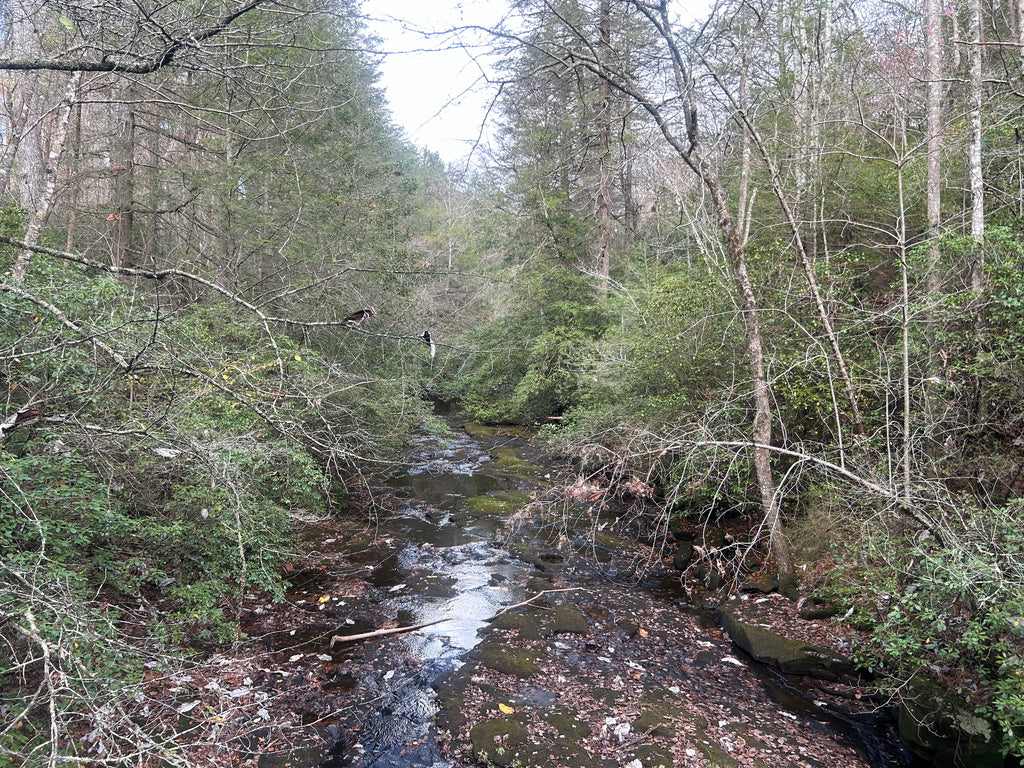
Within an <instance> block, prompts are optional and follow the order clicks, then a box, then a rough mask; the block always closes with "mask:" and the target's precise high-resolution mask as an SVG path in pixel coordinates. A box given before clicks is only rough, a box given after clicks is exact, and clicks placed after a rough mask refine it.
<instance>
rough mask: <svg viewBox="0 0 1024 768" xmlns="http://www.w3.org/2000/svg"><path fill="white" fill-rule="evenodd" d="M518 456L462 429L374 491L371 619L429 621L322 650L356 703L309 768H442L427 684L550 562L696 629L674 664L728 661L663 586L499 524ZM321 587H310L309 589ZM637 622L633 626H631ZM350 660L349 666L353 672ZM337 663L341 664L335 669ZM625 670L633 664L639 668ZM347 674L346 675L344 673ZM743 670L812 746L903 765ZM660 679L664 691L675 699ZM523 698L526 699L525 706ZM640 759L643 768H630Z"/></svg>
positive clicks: (547, 690) (539, 689) (525, 494)
mask: <svg viewBox="0 0 1024 768" xmlns="http://www.w3.org/2000/svg"><path fill="white" fill-rule="evenodd" d="M529 450H530V449H529V447H528V446H527V444H526V443H525V442H524V441H523V440H521V439H518V438H515V437H501V436H489V437H478V438H473V437H470V436H469V435H467V434H464V433H457V434H452V435H450V436H446V437H441V438H438V437H424V438H421V439H420V441H419V442H418V444H417V445H416V446H415V449H414V451H413V452H412V454H411V456H410V462H409V466H408V468H407V469H405V470H403V471H400V472H396V473H394V474H392V475H391V476H389V477H388V478H386V479H385V481H383V483H382V485H381V486H380V487H379V488H378V492H379V495H380V496H381V497H383V498H385V499H387V504H386V505H385V506H386V507H387V509H388V512H386V513H378V517H377V519H376V520H375V522H374V526H373V529H372V531H371V532H370V533H369V534H368V535H369V536H370V538H372V540H373V542H374V548H373V551H372V556H370V557H366V558H365V559H366V564H365V565H363V566H362V567H363V568H364V570H365V579H366V581H367V582H368V583H369V585H370V587H371V593H372V595H374V602H375V603H376V610H377V611H378V612H382V613H384V614H387V615H390V616H395V617H397V624H398V625H400V626H409V625H413V624H420V623H424V622H432V621H437V620H442V621H440V622H438V623H435V624H432V625H430V626H426V627H423V628H422V629H419V630H417V631H415V632H411V633H408V634H404V635H400V636H392V637H389V638H388V639H387V640H383V641H382V640H372V641H369V642H365V643H361V644H359V645H354V646H346V647H344V648H343V649H332V650H331V654H332V663H336V664H339V666H338V667H337V669H338V672H337V673H335V674H334V677H333V679H332V680H331V682H330V683H328V686H334V687H336V688H351V689H353V690H354V691H355V690H358V692H359V697H358V698H359V705H358V707H357V708H356V709H355V710H354V712H350V713H349V715H348V717H347V719H346V720H345V721H344V722H343V723H342V724H341V725H338V726H335V727H334V729H333V730H332V731H330V732H329V733H330V735H332V736H334V737H335V738H337V744H336V745H335V747H334V749H333V750H332V751H331V756H330V757H329V758H328V759H326V760H325V761H323V762H322V763H321V766H324V767H325V768H326V767H328V766H330V768H334V767H335V766H343V765H344V766H354V767H358V768H370V767H371V766H380V767H383V766H388V768H455V764H453V763H452V762H449V761H448V760H446V759H445V758H444V757H442V754H441V752H440V749H439V746H438V744H437V743H436V742H435V727H434V723H435V717H436V715H437V709H438V704H437V696H436V694H435V691H434V689H433V687H436V686H437V685H438V681H439V680H445V679H447V678H448V677H450V676H451V674H453V671H454V670H457V669H458V668H459V667H460V666H461V665H462V664H463V663H464V661H465V659H466V656H467V652H469V651H470V650H471V649H473V648H474V647H475V646H476V645H477V644H478V643H479V642H480V638H481V635H480V630H482V629H483V628H485V627H486V626H488V620H489V619H491V618H492V617H494V616H495V614H496V613H498V612H499V611H500V610H501V609H502V608H503V607H504V606H509V605H512V604H515V603H519V602H521V601H524V600H526V599H527V598H529V597H531V595H532V594H535V591H536V589H537V586H536V584H535V583H534V584H533V585H532V586H531V588H530V590H528V589H527V584H528V583H529V582H530V581H531V579H534V578H535V577H536V576H537V575H538V574H540V573H542V572H543V571H544V570H545V569H546V568H547V566H549V565H550V567H551V569H555V570H559V572H560V579H561V580H562V581H561V582H560V584H561V585H563V586H564V585H569V586H571V585H573V584H578V585H581V586H586V587H588V588H590V589H591V590H592V593H593V594H596V595H599V596H600V597H599V598H597V599H598V600H606V601H619V602H620V603H623V602H624V603H625V605H623V604H619V605H614V604H610V603H609V604H608V605H606V606H602V607H600V610H604V611H613V612H618V613H626V614H628V612H629V611H630V605H629V602H630V599H631V598H630V595H631V594H634V595H635V594H638V592H637V591H638V590H644V595H645V599H649V600H654V601H656V602H658V603H659V604H660V605H662V606H663V607H665V608H670V609H671V610H672V611H675V612H676V613H677V614H678V615H679V616H680V621H681V622H683V623H686V622H689V624H687V626H689V627H692V629H693V631H695V632H698V633H700V632H704V633H707V637H706V638H702V637H701V636H700V635H698V636H697V639H696V640H695V643H696V644H697V645H698V646H700V648H696V650H698V651H701V653H704V654H705V656H703V657H701V653H697V654H696V656H693V655H692V654H690V655H688V654H689V651H687V650H686V649H680V654H679V656H680V658H681V659H682V658H696V659H697V660H698V661H699V662H700V664H702V665H705V666H706V665H707V664H708V658H707V655H706V654H707V653H709V651H707V650H706V649H709V648H713V649H714V653H717V654H719V656H720V657H722V658H724V657H725V656H727V655H728V659H727V660H728V661H730V662H733V661H735V658H734V657H735V656H737V655H739V654H738V653H737V652H736V651H734V650H732V649H731V647H730V646H728V643H727V641H725V642H723V640H722V636H721V633H720V632H718V631H717V630H716V628H715V627H714V626H713V625H712V623H711V622H710V621H708V616H707V615H703V616H701V615H699V612H697V611H695V610H694V609H692V608H690V607H688V606H687V605H686V604H685V600H684V599H683V597H682V595H681V593H680V592H679V590H677V589H673V587H672V580H671V579H665V580H664V581H663V584H664V585H667V586H661V587H653V588H645V587H643V586H640V585H626V586H625V587H623V586H622V585H621V584H620V585H619V586H618V587H617V588H616V589H615V590H612V589H609V588H605V587H602V579H606V578H607V572H608V571H609V570H610V569H612V568H614V564H612V565H609V566H604V567H603V570H604V573H602V572H601V571H602V567H601V566H599V565H598V564H597V563H596V562H595V560H594V559H593V558H592V557H591V558H589V559H587V558H586V557H584V556H583V555H578V556H577V557H576V559H578V561H579V563H581V567H580V568H577V569H570V568H562V566H563V565H564V563H563V562H562V561H564V560H565V559H566V557H572V556H571V555H566V554H564V548H563V550H562V551H555V550H554V549H553V548H550V547H548V548H546V546H545V541H544V539H543V538H542V537H541V534H540V533H539V532H538V531H537V530H535V529H532V530H531V529H530V526H529V525H525V524H521V525H519V526H510V524H509V518H510V516H511V515H513V514H515V513H516V512H518V511H519V510H521V509H522V508H523V507H524V506H525V505H526V504H527V502H528V500H529V498H530V494H531V492H534V491H536V490H538V489H540V488H543V487H544V485H545V483H546V479H547V478H546V474H545V473H546V470H545V469H543V468H542V467H539V466H536V465H534V464H533V463H531V456H530V453H529ZM513 528H514V529H515V530H516V531H517V535H518V537H519V539H520V540H521V541H522V540H528V541H529V543H528V546H526V547H519V548H517V547H515V546H510V542H511V541H512V538H513V537H512V535H511V534H510V530H512V529H513ZM565 534H568V535H569V537H570V538H569V541H570V542H571V541H572V538H571V537H572V536H573V533H572V532H571V531H567V530H563V531H562V541H563V543H564V542H565V541H566V536H565ZM568 549H571V547H569V548H568ZM512 552H516V553H518V554H520V555H522V554H523V553H524V552H528V553H532V554H531V555H530V556H527V557H526V559H529V560H530V561H531V562H526V561H525V560H524V559H519V558H518V557H516V556H514V555H513V554H512ZM593 553H594V550H593V549H591V552H590V554H591V555H593ZM357 561H358V558H353V562H357ZM322 586H323V585H319V584H318V585H315V588H311V594H312V593H315V592H316V590H317V589H321V588H322ZM630 590H633V592H632V593H631V592H630ZM637 621H638V623H642V621H641V619H640V618H637ZM348 622H349V623H348V625H347V628H346V631H348V632H350V633H355V632H357V631H365V630H366V629H367V628H368V627H369V625H370V623H371V622H368V621H353V620H352V619H351V618H350V619H348ZM645 637H646V634H645ZM712 641H713V642H712ZM321 642H322V640H321ZM581 642H582V641H581ZM602 642H603V641H602V640H601V639H600V638H598V639H596V640H593V641H591V640H588V641H587V645H586V648H590V647H591V646H593V647H594V648H595V649H597V650H594V651H593V654H596V657H597V658H601V654H608V655H611V653H612V652H613V651H614V650H615V649H614V648H607V649H606V648H604V647H601V648H598V646H599V645H600V644H601V643H602ZM554 646H555V647H559V648H563V649H567V650H564V651H561V650H560V651H555V652H556V653H562V654H570V656H571V654H575V653H576V650H575V649H574V648H570V644H569V643H568V642H555V643H554ZM580 648H583V646H580ZM701 649H705V650H701ZM583 652H584V653H586V652H587V651H586V650H584V651H583ZM577 656H578V654H577ZM355 660H358V661H359V664H354V661H355ZM603 660H604V661H607V659H603ZM349 661H353V663H352V664H350V665H349V666H345V665H346V664H348V663H349ZM712 661H713V662H715V663H719V660H716V659H713V660H712ZM580 663H584V662H580ZM630 663H631V664H632V665H633V666H635V667H636V668H637V669H640V665H639V664H636V663H635V662H630ZM736 663H737V664H739V662H736ZM696 664H697V662H694V667H693V668H691V669H689V670H687V669H680V671H679V672H678V675H679V680H681V681H687V684H689V685H691V686H693V690H694V691H695V692H696V691H698V690H700V689H701V686H704V687H705V688H713V687H714V686H717V685H720V679H721V676H720V675H719V676H718V677H716V678H715V679H714V680H711V679H709V680H708V681H707V682H702V681H701V680H700V679H699V678H698V676H697V670H696ZM725 666H726V667H729V664H726V665H725ZM349 667H351V669H352V671H347V670H348V669H349ZM743 667H744V670H743V671H742V674H743V675H745V677H744V678H743V679H744V683H743V684H744V685H747V686H751V685H754V686H757V687H758V689H759V690H763V691H767V692H768V694H767V695H768V696H769V697H770V698H771V706H774V707H776V708H777V709H778V710H779V712H781V713H783V714H784V715H785V716H786V717H787V718H792V719H794V720H795V719H796V718H803V719H804V720H805V721H806V722H807V724H808V727H809V728H811V729H812V730H813V731H815V736H814V738H819V739H827V740H831V741H835V742H837V743H839V742H842V743H845V744H850V743H856V748H857V752H858V753H859V754H860V755H861V756H862V757H863V762H862V763H861V764H863V765H872V766H889V765H904V764H906V762H905V761H904V758H903V756H901V755H900V754H899V750H898V748H895V747H892V746H891V744H887V738H888V735H889V734H888V733H887V731H886V728H885V727H884V726H879V724H878V723H877V722H874V721H870V722H857V721H856V720H853V721H844V719H843V718H841V717H832V716H823V715H822V714H821V711H820V708H818V707H816V706H815V705H814V704H813V703H810V702H809V701H808V700H807V699H806V698H805V696H804V695H803V694H802V693H801V691H800V690H799V688H798V687H797V685H796V683H795V682H794V681H791V680H789V679H787V678H784V677H783V676H780V675H777V674H774V673H772V672H771V671H769V670H767V669H764V668H762V667H760V665H758V664H756V662H753V661H752V660H749V659H746V660H744V662H743ZM731 671H732V670H731V668H730V672H731ZM645 674H646V673H645ZM635 676H636V677H639V674H636V675H635ZM671 682H672V681H671V680H667V682H665V683H664V685H666V686H668V690H676V691H678V687H672V686H671V685H670V683H671ZM328 686H325V689H326V688H327V687H328ZM432 686H433V687H432ZM524 691H525V693H524V701H526V702H527V703H528V704H529V705H531V706H537V707H541V708H544V707H548V708H550V706H551V705H552V704H553V702H554V701H555V700H556V699H557V698H558V691H557V690H556V689H553V688H551V687H550V686H549V685H541V684H539V683H538V684H536V685H530V686H527V687H525V688H524ZM530 697H533V698H534V699H535V701H528V700H529V699H530ZM812 710H813V712H812ZM622 764H626V763H622ZM639 764H640V765H646V763H644V762H643V761H639ZM695 764H696V763H695Z"/></svg>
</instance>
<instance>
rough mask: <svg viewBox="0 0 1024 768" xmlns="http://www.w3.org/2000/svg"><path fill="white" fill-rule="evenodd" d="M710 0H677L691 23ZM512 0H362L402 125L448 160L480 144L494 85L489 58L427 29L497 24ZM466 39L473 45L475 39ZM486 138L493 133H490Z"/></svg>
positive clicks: (417, 141) (396, 118)
mask: <svg viewBox="0 0 1024 768" xmlns="http://www.w3.org/2000/svg"><path fill="white" fill-rule="evenodd" d="M710 4H711V3H710V0H675V2H674V5H675V6H676V9H677V10H678V11H680V12H681V13H682V16H683V17H684V18H686V19H688V20H690V21H692V20H693V19H695V18H696V17H697V16H704V15H705V14H706V13H707V9H708V7H709V6H710ZM507 5H508V4H507V1H506V0H363V4H362V10H363V13H364V14H365V15H366V17H367V18H368V19H369V23H370V30H371V31H372V32H373V33H375V34H376V35H377V36H379V37H380V38H381V40H382V43H381V46H380V48H381V50H382V51H384V52H386V53H387V55H386V56H385V57H384V61H383V62H382V64H381V66H380V73H381V85H382V86H383V87H384V90H385V91H386V93H387V99H388V103H389V104H390V106H391V115H392V118H393V120H394V121H395V123H397V124H398V125H399V126H401V127H402V128H404V129H405V133H406V136H407V137H408V138H409V140H410V141H412V142H413V143H414V144H416V145H417V146H420V147H423V148H426V149H429V150H432V151H434V152H437V153H438V154H439V155H440V156H441V158H442V159H443V160H445V161H446V162H449V163H457V162H459V161H460V160H463V159H465V158H466V157H467V156H468V155H469V153H470V151H471V150H472V148H473V145H474V143H475V142H476V141H477V139H478V137H479V135H480V130H481V124H482V123H483V122H484V120H485V118H486V113H487V108H488V106H489V105H490V103H491V100H492V99H493V97H494V89H493V88H491V87H489V86H488V84H487V83H486V82H485V81H484V80H482V74H483V73H482V71H481V68H482V67H486V66H488V62H487V61H486V60H485V59H482V58H481V59H479V60H477V61H474V60H473V59H472V57H471V56H470V54H469V53H468V52H467V51H466V50H464V49H462V48H460V47H459V46H458V45H457V44H456V41H454V40H450V39H447V40H446V39H443V38H442V37H441V36H436V37H427V36H424V33H430V32H440V31H442V30H445V29H451V28H453V27H459V26H463V25H473V24H476V25H480V26H485V27H491V26H494V25H495V24H496V23H497V21H498V20H499V19H500V18H501V16H502V14H503V13H504V11H505V10H506V8H507ZM466 41H467V42H472V41H471V40H469V37H468V36H467V38H466ZM485 140H486V137H485Z"/></svg>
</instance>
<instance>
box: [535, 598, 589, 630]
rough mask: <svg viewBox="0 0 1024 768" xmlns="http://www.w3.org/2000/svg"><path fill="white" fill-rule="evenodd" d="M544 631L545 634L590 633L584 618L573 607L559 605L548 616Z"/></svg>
mask: <svg viewBox="0 0 1024 768" xmlns="http://www.w3.org/2000/svg"><path fill="white" fill-rule="evenodd" d="M544 630H545V633H546V634H549V635H557V634H561V633H571V634H575V635H586V634H588V633H589V632H590V626H589V625H588V624H587V619H586V617H585V616H584V615H583V614H582V613H580V611H579V609H578V608H577V607H576V606H574V605H559V606H557V607H556V608H555V609H554V610H553V611H551V612H550V613H549V614H548V619H547V621H546V622H545V626H544Z"/></svg>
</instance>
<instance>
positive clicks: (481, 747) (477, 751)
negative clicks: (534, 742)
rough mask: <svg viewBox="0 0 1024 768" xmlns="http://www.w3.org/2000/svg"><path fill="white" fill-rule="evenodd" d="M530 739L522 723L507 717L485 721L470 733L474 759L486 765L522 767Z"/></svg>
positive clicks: (475, 726) (474, 727)
mask: <svg viewBox="0 0 1024 768" xmlns="http://www.w3.org/2000/svg"><path fill="white" fill-rule="evenodd" d="M529 738H530V736H529V734H528V733H527V732H526V729H525V728H524V727H523V726H522V725H521V724H520V723H517V722H516V721H515V720H512V719H510V718H507V717H496V718H494V719H493V720H484V721H483V722H481V723H477V724H476V725H474V726H473V727H472V728H471V729H470V731H469V740H470V743H471V744H472V746H473V758H474V759H475V760H476V761H477V762H478V763H483V764H484V765H501V766H506V765H509V766H510V765H522V762H523V757H524V752H525V748H526V746H527V743H528V741H529Z"/></svg>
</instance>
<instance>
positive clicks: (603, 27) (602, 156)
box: [594, 0, 612, 299]
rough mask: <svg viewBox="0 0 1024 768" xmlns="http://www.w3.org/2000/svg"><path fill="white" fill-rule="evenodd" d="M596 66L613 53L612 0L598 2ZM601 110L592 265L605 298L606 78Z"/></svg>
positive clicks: (608, 234) (608, 202) (608, 207)
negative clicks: (597, 62)
mask: <svg viewBox="0 0 1024 768" xmlns="http://www.w3.org/2000/svg"><path fill="white" fill-rule="evenodd" d="M598 14H599V18H598V35H599V40H598V46H597V50H598V56H599V57H600V60H599V66H600V68H601V69H602V70H604V69H605V68H606V67H607V66H608V65H609V64H610V62H609V59H610V57H611V52H612V44H611V40H612V22H611V0H601V5H600V9H599V11H598ZM600 87H601V109H600V112H599V113H598V118H597V119H598V130H599V134H598V160H597V162H598V184H597V244H596V249H595V250H596V254H595V258H594V266H595V269H596V271H597V279H598V286H597V290H598V296H599V297H600V298H602V299H603V298H607V296H608V278H609V276H610V275H611V247H612V168H611V163H612V158H611V140H612V86H611V83H610V82H609V81H608V77H607V75H606V76H603V77H601V86H600Z"/></svg>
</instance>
